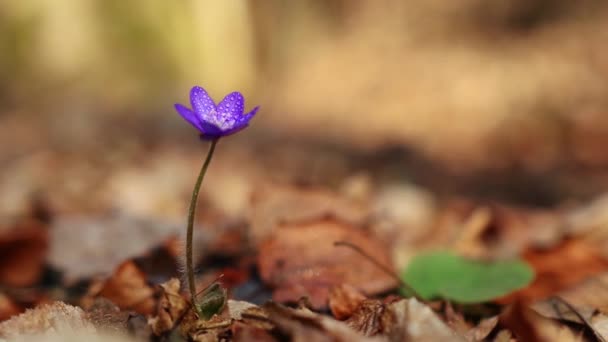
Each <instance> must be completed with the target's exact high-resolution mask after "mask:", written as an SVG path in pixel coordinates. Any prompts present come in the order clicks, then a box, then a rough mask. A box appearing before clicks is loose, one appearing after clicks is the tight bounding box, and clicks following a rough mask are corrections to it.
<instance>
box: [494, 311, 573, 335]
mask: <svg viewBox="0 0 608 342" xmlns="http://www.w3.org/2000/svg"><path fill="white" fill-rule="evenodd" d="M500 322H501V325H502V326H505V327H507V328H508V329H509V330H511V331H512V332H513V334H514V335H515V336H516V337H517V338H518V339H519V340H521V341H530V342H553V341H555V342H562V341H563V342H569V341H583V340H582V337H580V334H578V333H575V332H573V331H572V330H571V329H570V328H569V327H567V326H565V325H561V324H558V323H557V322H555V321H553V320H549V319H546V318H543V317H541V316H540V315H538V314H536V313H535V312H533V311H532V310H530V309H528V308H526V307H525V305H523V304H522V303H521V302H515V303H514V304H513V305H511V306H510V307H509V308H508V309H507V310H505V312H503V313H502V314H501V316H500Z"/></svg>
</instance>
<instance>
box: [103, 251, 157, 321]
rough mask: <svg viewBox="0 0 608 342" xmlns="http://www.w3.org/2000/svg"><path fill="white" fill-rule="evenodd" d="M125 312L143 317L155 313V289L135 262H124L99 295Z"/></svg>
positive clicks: (106, 282) (105, 283)
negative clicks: (132, 311) (128, 311)
mask: <svg viewBox="0 0 608 342" xmlns="http://www.w3.org/2000/svg"><path fill="white" fill-rule="evenodd" d="M97 295H98V296H101V297H104V298H107V299H109V300H110V301H112V302H113V303H114V304H116V305H118V307H120V308H121V309H124V310H135V311H137V312H139V313H141V314H143V315H150V314H152V313H153V312H154V307H155V305H156V301H155V299H154V289H152V287H151V286H150V285H148V283H147V281H146V275H145V274H144V273H143V272H142V271H141V270H140V269H139V268H138V267H137V265H135V263H134V262H133V261H130V260H129V261H125V262H123V263H122V264H121V265H120V266H118V268H117V269H116V271H115V272H114V274H113V275H112V276H111V277H110V278H109V279H108V280H106V281H105V282H104V283H103V285H102V286H101V289H100V290H99V292H98V293H97Z"/></svg>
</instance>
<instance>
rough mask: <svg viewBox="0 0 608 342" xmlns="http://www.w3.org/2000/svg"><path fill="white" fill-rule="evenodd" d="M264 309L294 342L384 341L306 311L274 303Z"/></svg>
mask: <svg viewBox="0 0 608 342" xmlns="http://www.w3.org/2000/svg"><path fill="white" fill-rule="evenodd" d="M264 309H265V310H266V312H267V313H268V317H269V320H270V321H271V322H272V323H273V324H274V325H275V326H276V328H277V329H278V330H279V331H280V332H281V333H283V334H286V335H287V336H289V337H290V338H291V341H294V342H309V341H321V342H323V341H328V342H329V341H343V342H347V341H349V342H350V341H352V342H374V341H385V340H384V339H382V338H376V337H365V336H362V335H360V334H358V333H357V332H355V331H354V330H353V329H352V328H350V327H349V326H348V325H347V324H346V323H344V322H340V321H337V320H334V319H332V318H330V317H327V316H323V315H319V314H316V313H314V312H312V311H310V310H308V309H297V310H296V309H290V308H286V307H284V306H281V305H278V304H274V303H268V304H266V305H265V306H264Z"/></svg>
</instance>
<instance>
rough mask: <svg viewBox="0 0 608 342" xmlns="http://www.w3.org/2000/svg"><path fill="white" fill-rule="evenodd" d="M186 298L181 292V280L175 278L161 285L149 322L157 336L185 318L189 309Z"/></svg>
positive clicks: (171, 328)
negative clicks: (153, 312) (154, 309)
mask: <svg viewBox="0 0 608 342" xmlns="http://www.w3.org/2000/svg"><path fill="white" fill-rule="evenodd" d="M189 308H190V307H189V305H188V303H187V302H186V300H185V299H184V298H183V297H182V295H181V294H180V283H179V280H178V279H176V278H173V279H171V280H169V281H168V282H166V283H164V284H161V285H160V294H159V299H158V302H157V306H156V312H155V314H154V316H153V317H150V318H149V319H148V324H149V325H150V327H151V328H152V332H153V333H154V334H155V335H156V336H160V335H162V334H164V333H166V332H169V331H171V330H173V328H174V327H175V324H176V322H177V321H178V320H180V319H182V318H183V315H184V313H185V310H187V309H189Z"/></svg>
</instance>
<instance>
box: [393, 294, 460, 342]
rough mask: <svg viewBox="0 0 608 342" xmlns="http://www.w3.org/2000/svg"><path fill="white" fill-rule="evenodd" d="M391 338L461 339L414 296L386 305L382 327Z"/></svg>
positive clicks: (425, 341) (428, 340) (428, 341)
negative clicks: (385, 314) (385, 316)
mask: <svg viewBox="0 0 608 342" xmlns="http://www.w3.org/2000/svg"><path fill="white" fill-rule="evenodd" d="M382 330H383V332H384V334H386V335H388V336H389V337H390V338H391V340H400V341H403V340H407V341H420V342H423V341H424V342H431V341H462V342H464V341H465V339H464V338H463V337H462V336H460V335H458V334H457V333H456V332H454V331H453V330H452V329H450V328H449V327H448V326H447V325H446V324H445V323H444V322H443V321H442V320H441V319H440V318H439V317H438V316H437V315H436V314H435V312H433V310H431V308H430V307H428V306H427V305H425V304H423V303H420V302H419V301H418V300H416V299H415V298H409V299H402V300H400V301H397V302H393V303H391V304H389V305H387V318H385V320H384V323H383V328H382Z"/></svg>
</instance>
